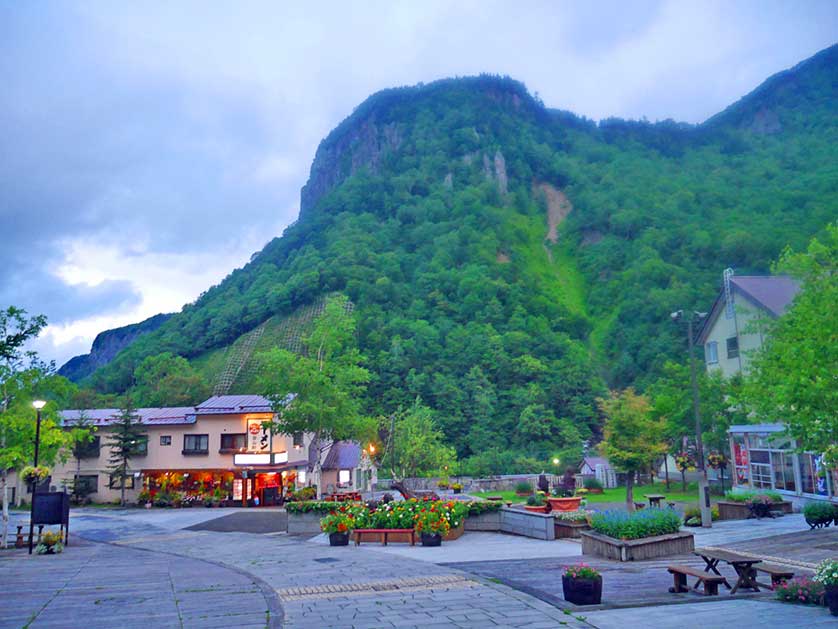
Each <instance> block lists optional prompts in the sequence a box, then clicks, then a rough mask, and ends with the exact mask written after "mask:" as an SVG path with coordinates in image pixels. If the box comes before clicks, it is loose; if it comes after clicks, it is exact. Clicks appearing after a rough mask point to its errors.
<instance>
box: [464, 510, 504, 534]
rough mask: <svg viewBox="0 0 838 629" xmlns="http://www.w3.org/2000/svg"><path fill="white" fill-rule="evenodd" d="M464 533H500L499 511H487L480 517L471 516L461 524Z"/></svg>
mask: <svg viewBox="0 0 838 629" xmlns="http://www.w3.org/2000/svg"><path fill="white" fill-rule="evenodd" d="M463 528H464V529H465V530H466V531H491V532H495V533H496V532H498V531H500V511H487V512H486V513H481V514H480V515H471V516H469V517H467V518H466V521H465V522H464V523H463Z"/></svg>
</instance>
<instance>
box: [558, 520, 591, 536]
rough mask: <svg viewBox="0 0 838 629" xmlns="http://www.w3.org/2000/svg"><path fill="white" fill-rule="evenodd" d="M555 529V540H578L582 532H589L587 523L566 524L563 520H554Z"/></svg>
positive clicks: (589, 527) (589, 528)
mask: <svg viewBox="0 0 838 629" xmlns="http://www.w3.org/2000/svg"><path fill="white" fill-rule="evenodd" d="M554 526H555V528H556V539H567V538H573V539H578V538H579V537H581V536H580V533H581V532H582V531H590V530H591V526H590V525H589V524H588V523H587V522H566V521H564V520H556V522H555V524H554Z"/></svg>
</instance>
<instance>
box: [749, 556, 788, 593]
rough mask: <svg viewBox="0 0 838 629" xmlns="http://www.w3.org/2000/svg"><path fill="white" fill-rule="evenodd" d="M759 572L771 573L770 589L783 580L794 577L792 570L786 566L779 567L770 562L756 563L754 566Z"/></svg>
mask: <svg viewBox="0 0 838 629" xmlns="http://www.w3.org/2000/svg"><path fill="white" fill-rule="evenodd" d="M754 568H755V569H756V570H758V571H759V572H764V573H766V574H770V575H771V589H772V590H773V589H775V588H776V587H777V586H778V585H780V584H781V583H782V582H783V581H788V580H789V579H792V578H794V572H793V571H792V570H789V569H788V568H781V567H780V566H775V565H774V564H770V563H758V564H756V565H755V566H754Z"/></svg>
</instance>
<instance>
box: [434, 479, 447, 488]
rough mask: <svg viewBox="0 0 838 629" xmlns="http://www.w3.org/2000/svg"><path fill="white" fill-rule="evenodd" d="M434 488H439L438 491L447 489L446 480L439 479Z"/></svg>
mask: <svg viewBox="0 0 838 629" xmlns="http://www.w3.org/2000/svg"><path fill="white" fill-rule="evenodd" d="M436 486H437V487H439V488H440V489H448V479H447V478H440V479H439V480H438V481H437V483H436Z"/></svg>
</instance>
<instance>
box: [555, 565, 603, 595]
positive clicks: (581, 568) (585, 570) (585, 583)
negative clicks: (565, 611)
mask: <svg viewBox="0 0 838 629" xmlns="http://www.w3.org/2000/svg"><path fill="white" fill-rule="evenodd" d="M562 590H563V592H564V600H566V601H568V602H569V603H573V604H574V605H599V604H600V603H601V602H602V575H601V574H600V573H599V572H597V571H596V570H594V569H593V568H591V567H590V566H589V565H588V564H585V563H580V564H576V565H573V566H567V567H566V568H565V571H564V574H563V575H562Z"/></svg>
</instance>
